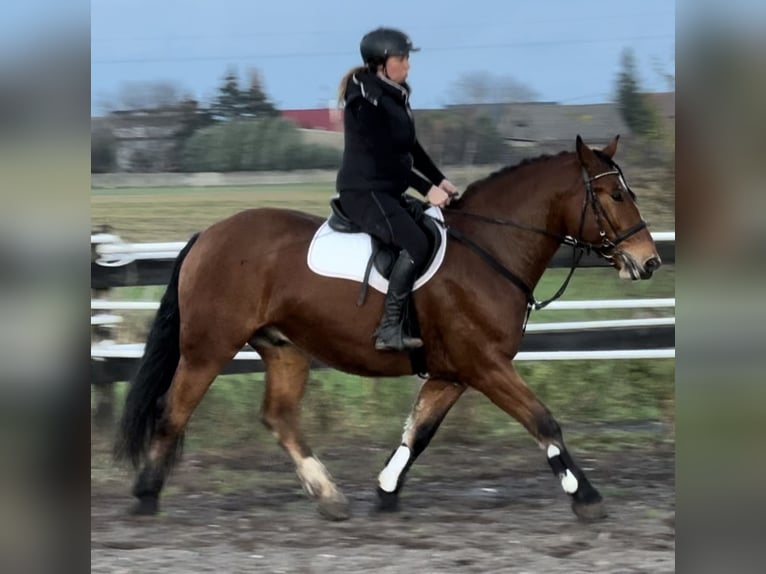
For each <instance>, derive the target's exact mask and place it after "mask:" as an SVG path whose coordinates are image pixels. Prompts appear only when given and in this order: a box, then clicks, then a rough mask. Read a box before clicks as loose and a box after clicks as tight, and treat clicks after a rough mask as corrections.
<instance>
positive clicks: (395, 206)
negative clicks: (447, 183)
mask: <svg viewBox="0 0 766 574" xmlns="http://www.w3.org/2000/svg"><path fill="white" fill-rule="evenodd" d="M340 204H341V207H342V208H343V211H345V212H346V215H347V216H348V217H349V219H351V221H353V222H354V223H356V224H357V225H358V226H359V227H361V228H362V229H363V230H364V231H366V232H367V233H369V234H370V235H372V236H373V237H375V238H377V239H379V240H380V241H382V242H383V243H386V244H388V245H394V246H396V247H398V248H400V249H406V250H407V252H408V253H409V254H410V256H411V257H412V259H413V260H414V261H415V265H416V266H417V268H418V269H423V266H424V265H425V264H426V262H427V261H428V255H429V254H428V238H427V237H426V234H425V232H424V231H423V230H422V229H420V227H419V226H418V224H417V223H415V220H414V219H413V218H412V216H411V215H410V213H409V212H408V211H407V210H406V209H405V207H404V206H403V205H402V203H401V200H400V199H399V198H396V197H394V196H391V195H389V194H387V193H383V192H378V191H363V192H358V191H356V192H345V193H343V192H341V193H340Z"/></svg>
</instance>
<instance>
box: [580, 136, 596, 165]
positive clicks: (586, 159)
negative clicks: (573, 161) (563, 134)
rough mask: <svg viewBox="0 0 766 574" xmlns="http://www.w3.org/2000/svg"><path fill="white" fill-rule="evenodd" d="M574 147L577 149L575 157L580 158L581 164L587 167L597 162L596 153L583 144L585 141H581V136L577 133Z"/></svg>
mask: <svg viewBox="0 0 766 574" xmlns="http://www.w3.org/2000/svg"><path fill="white" fill-rule="evenodd" d="M575 149H577V159H579V160H580V164H581V165H582V166H584V167H588V166H590V165H596V164H597V163H598V160H597V158H596V154H595V153H593V150H592V149H590V148H589V147H588V146H587V145H585V142H584V141H582V138H581V137H580V135H579V134H578V135H577V140H576V141H575Z"/></svg>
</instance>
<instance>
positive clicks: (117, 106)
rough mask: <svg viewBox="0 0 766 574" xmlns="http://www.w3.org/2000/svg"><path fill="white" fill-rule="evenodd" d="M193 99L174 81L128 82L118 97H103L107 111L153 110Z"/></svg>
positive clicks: (103, 104)
mask: <svg viewBox="0 0 766 574" xmlns="http://www.w3.org/2000/svg"><path fill="white" fill-rule="evenodd" d="M188 99H191V96H189V95H188V94H184V93H182V91H181V88H179V87H178V85H176V84H175V83H173V82H169V81H156V82H126V83H124V84H123V85H122V87H121V88H120V91H119V93H118V94H117V95H116V97H113V98H110V99H103V103H102V106H103V107H104V108H105V109H106V110H107V111H115V110H152V109H158V108H168V107H173V106H177V105H179V104H180V103H181V102H183V101H185V100H188Z"/></svg>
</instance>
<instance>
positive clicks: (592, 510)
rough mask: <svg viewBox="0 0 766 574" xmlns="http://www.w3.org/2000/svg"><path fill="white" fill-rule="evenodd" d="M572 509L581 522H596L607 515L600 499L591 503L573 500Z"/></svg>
mask: <svg viewBox="0 0 766 574" xmlns="http://www.w3.org/2000/svg"><path fill="white" fill-rule="evenodd" d="M572 511H573V512H574V513H575V515H576V516H577V518H579V519H580V520H582V521H583V522H596V521H598V520H603V519H604V518H606V517H607V516H608V514H607V511H606V508H604V503H603V501H601V500H598V501H596V502H591V503H584V502H577V501H573V502H572Z"/></svg>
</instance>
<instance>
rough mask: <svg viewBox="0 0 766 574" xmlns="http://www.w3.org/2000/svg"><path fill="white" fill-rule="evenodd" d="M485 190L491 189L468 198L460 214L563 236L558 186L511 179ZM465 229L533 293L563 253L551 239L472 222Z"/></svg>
mask: <svg viewBox="0 0 766 574" xmlns="http://www.w3.org/2000/svg"><path fill="white" fill-rule="evenodd" d="M541 179H545V178H541ZM514 180H516V181H514ZM486 186H487V188H486V189H482V190H477V192H476V193H475V194H474V195H472V196H470V197H466V198H465V200H466V201H465V202H464V203H463V205H461V210H462V211H464V212H466V213H477V214H481V215H485V216H489V217H496V218H501V219H507V220H510V221H513V222H515V223H518V224H520V225H523V226H526V227H532V228H535V229H539V230H545V231H547V232H549V233H554V234H559V233H560V232H561V230H560V229H559V228H558V226H559V221H560V219H559V217H558V207H559V204H560V197H561V195H562V193H561V190H559V189H557V188H556V187H555V185H554V184H553V182H551V183H550V184H546V183H541V182H540V181H539V180H535V179H532V178H531V177H521V178H513V177H510V176H509V177H507V178H498V180H497V181H494V182H490V183H487V184H486ZM466 219H470V218H468V217H466ZM465 229H466V231H465V233H466V235H467V236H468V237H470V238H471V239H473V240H474V241H476V242H477V243H479V244H480V245H482V246H483V247H485V248H486V249H487V250H488V251H490V252H491V253H492V254H493V255H494V256H495V257H496V258H497V259H498V261H500V263H502V264H503V265H504V266H505V267H506V268H507V269H509V270H511V271H513V272H514V273H515V274H517V275H519V276H520V277H521V278H522V279H523V280H524V281H525V283H526V284H527V285H529V286H530V287H531V288H534V286H535V285H537V282H538V281H539V280H540V277H542V274H543V273H544V272H545V269H546V267H547V266H548V263H549V262H550V260H551V259H552V258H553V255H554V254H555V253H556V250H557V248H558V243H557V242H556V240H555V239H553V238H551V237H550V236H546V235H545V234H543V233H536V232H534V231H528V230H522V229H518V228H515V227H513V226H511V225H501V224H494V223H486V222H481V221H477V220H471V222H470V224H469V225H468V226H467V227H466V228H465Z"/></svg>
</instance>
